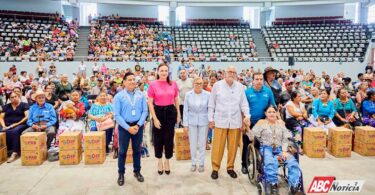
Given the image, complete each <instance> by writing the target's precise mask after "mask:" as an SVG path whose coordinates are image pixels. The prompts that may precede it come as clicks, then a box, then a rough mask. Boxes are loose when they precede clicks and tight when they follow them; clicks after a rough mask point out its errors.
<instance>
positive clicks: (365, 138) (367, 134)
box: [354, 126, 375, 144]
mask: <svg viewBox="0 0 375 195" xmlns="http://www.w3.org/2000/svg"><path fill="white" fill-rule="evenodd" d="M354 141H357V142H362V143H372V144H375V128H374V127H371V126H362V127H356V128H355V138H354Z"/></svg>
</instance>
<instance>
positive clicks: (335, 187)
mask: <svg viewBox="0 0 375 195" xmlns="http://www.w3.org/2000/svg"><path fill="white" fill-rule="evenodd" d="M364 183H365V181H364V180H336V177H333V176H317V177H314V179H313V180H312V182H311V184H310V186H309V189H308V191H307V193H329V192H361V190H362V186H363V184H364Z"/></svg>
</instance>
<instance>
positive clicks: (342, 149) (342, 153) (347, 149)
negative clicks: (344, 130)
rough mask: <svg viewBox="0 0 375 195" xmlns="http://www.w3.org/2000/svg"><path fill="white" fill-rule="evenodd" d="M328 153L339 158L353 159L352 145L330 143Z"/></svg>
mask: <svg viewBox="0 0 375 195" xmlns="http://www.w3.org/2000/svg"><path fill="white" fill-rule="evenodd" d="M328 152H329V153H330V154H331V155H332V156H334V157H337V158H341V157H351V156H352V144H351V143H350V144H338V143H336V142H331V141H328Z"/></svg>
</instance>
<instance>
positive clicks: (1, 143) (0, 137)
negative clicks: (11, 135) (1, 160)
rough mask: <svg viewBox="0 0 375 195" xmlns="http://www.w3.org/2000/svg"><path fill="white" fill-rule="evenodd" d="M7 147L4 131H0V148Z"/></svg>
mask: <svg viewBox="0 0 375 195" xmlns="http://www.w3.org/2000/svg"><path fill="white" fill-rule="evenodd" d="M5 147H7V138H6V133H0V148H5Z"/></svg>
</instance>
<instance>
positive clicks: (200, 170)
mask: <svg viewBox="0 0 375 195" xmlns="http://www.w3.org/2000/svg"><path fill="white" fill-rule="evenodd" d="M203 171H204V165H200V166H199V168H198V172H200V173H202V172H203Z"/></svg>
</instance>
